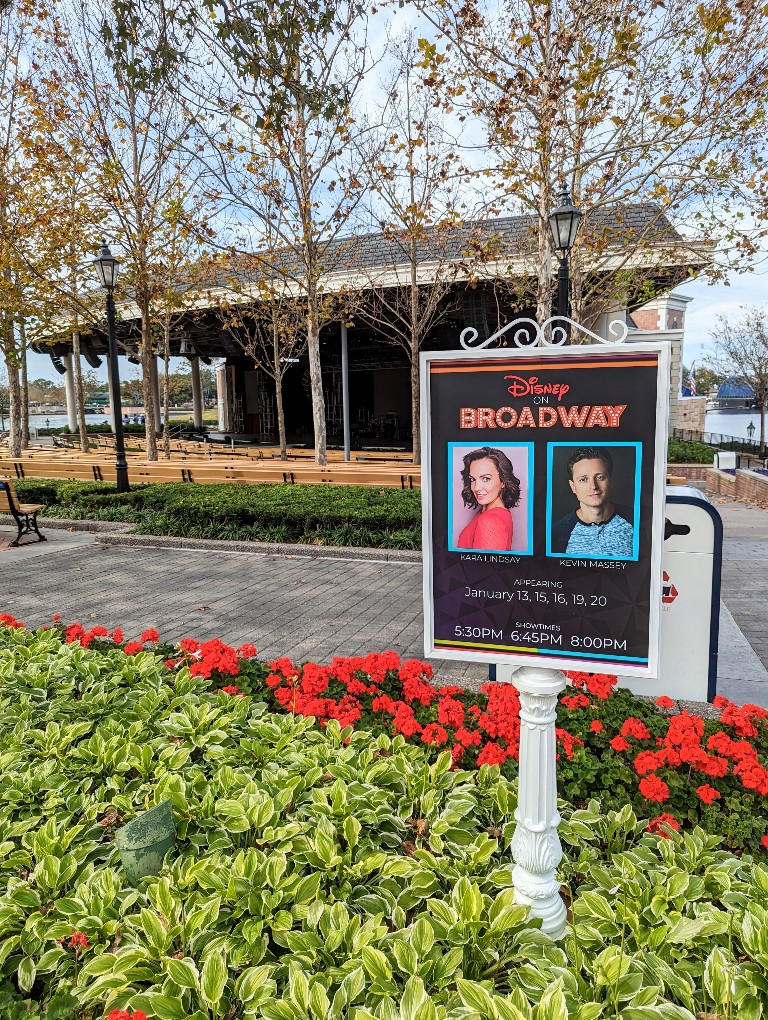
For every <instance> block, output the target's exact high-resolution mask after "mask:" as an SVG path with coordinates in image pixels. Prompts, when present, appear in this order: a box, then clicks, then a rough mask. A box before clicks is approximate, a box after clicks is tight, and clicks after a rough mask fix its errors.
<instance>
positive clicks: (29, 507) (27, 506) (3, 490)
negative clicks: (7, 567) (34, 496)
mask: <svg viewBox="0 0 768 1020" xmlns="http://www.w3.org/2000/svg"><path fill="white" fill-rule="evenodd" d="M42 509H43V504H42V503H19V501H18V499H17V497H16V493H15V492H14V490H13V485H12V484H11V483H10V482H0V513H9V514H10V515H11V517H13V519H14V521H15V522H16V527H17V528H18V529H19V533H18V535H17V536H16V538H15V539H14V540H13V542H11V545H13V546H18V545H19V542H20V540H21V539H22V538H23V537H24V535H32V534H35V535H37V540H38V542H46V541H47V539H46V537H45V535H41V534H40V529H39V528H38V526H37V515H38V513H39V512H40V511H41V510H42Z"/></svg>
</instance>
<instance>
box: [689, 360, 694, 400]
mask: <svg viewBox="0 0 768 1020" xmlns="http://www.w3.org/2000/svg"><path fill="white" fill-rule="evenodd" d="M688 389H689V390H690V391H691V396H692V397H695V396H696V369H695V368H694V367H693V365H691V371H690V372H689V373H688Z"/></svg>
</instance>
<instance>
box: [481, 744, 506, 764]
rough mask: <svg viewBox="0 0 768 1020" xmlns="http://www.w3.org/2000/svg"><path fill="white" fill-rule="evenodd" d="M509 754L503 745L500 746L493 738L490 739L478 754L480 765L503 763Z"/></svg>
mask: <svg viewBox="0 0 768 1020" xmlns="http://www.w3.org/2000/svg"><path fill="white" fill-rule="evenodd" d="M507 758H508V755H507V752H506V751H505V750H504V748H503V747H499V745H498V744H495V743H494V742H493V741H492V740H489V741H488V743H487V744H486V745H485V747H484V748H483V749H482V751H481V752H480V754H479V755H478V756H477V764H478V765H503V764H504V762H505V761H506V760H507Z"/></svg>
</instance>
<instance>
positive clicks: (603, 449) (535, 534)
mask: <svg viewBox="0 0 768 1020" xmlns="http://www.w3.org/2000/svg"><path fill="white" fill-rule="evenodd" d="M421 372H422V409H423V411H422V433H423V435H422V449H423V451H424V463H423V465H422V497H423V515H424V553H425V571H424V606H425V650H426V654H427V655H434V656H438V657H441V658H448V659H462V660H467V659H478V660H481V661H484V662H507V663H512V664H514V663H520V664H523V663H528V664H538V665H542V666H551V667H555V668H561V669H575V668H576V669H584V670H590V669H592V670H595V671H601V670H602V671H604V670H605V669H606V668H609V667H611V668H615V669H617V670H620V671H621V672H622V673H623V674H624V675H635V676H647V677H654V676H655V675H656V670H657V666H658V624H659V605H660V600H661V584H662V571H661V551H662V542H663V515H664V486H665V476H666V441H667V435H666V421H667V399H668V379H669V348H668V346H667V345H665V344H610V345H599V346H598V345H594V346H574V347H567V348H562V347H548V348H546V347H545V348H542V347H534V348H523V349H518V350H515V349H511V350H510V349H506V350H492V351H489V350H484V351H477V350H475V351H472V350H469V351H460V352H457V351H449V352H434V353H432V352H429V353H423V354H422V356H421Z"/></svg>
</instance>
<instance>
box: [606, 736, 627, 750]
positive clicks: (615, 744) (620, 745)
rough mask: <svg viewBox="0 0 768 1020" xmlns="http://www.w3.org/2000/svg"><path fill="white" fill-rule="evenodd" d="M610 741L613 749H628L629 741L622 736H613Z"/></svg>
mask: <svg viewBox="0 0 768 1020" xmlns="http://www.w3.org/2000/svg"><path fill="white" fill-rule="evenodd" d="M610 743H611V747H612V748H613V749H614V751H628V750H629V741H628V740H625V739H624V737H614V738H613V740H612V741H611V742H610Z"/></svg>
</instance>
